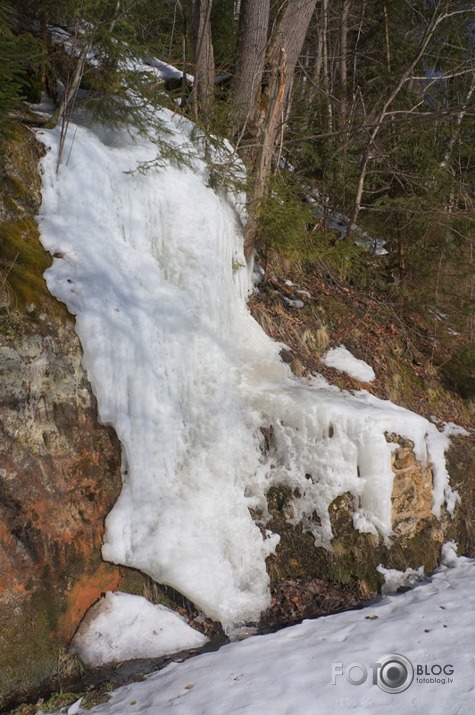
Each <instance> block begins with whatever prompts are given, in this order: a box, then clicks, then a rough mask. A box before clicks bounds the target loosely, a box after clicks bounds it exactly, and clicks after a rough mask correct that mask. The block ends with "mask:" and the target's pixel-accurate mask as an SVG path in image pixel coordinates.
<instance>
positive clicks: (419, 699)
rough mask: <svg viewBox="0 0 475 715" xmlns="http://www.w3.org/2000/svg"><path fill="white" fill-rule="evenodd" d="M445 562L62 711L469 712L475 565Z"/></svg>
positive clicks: (231, 714)
mask: <svg viewBox="0 0 475 715" xmlns="http://www.w3.org/2000/svg"><path fill="white" fill-rule="evenodd" d="M445 562H446V563H447V564H449V565H446V566H442V567H441V568H440V569H439V570H438V572H437V573H436V574H434V575H433V576H432V577H431V579H430V580H429V581H428V582H425V583H422V584H420V585H417V586H416V587H415V588H414V589H413V590H411V591H408V592H406V593H404V594H401V595H394V596H383V597H382V598H381V600H380V601H379V603H376V604H375V605H373V606H370V607H369V608H366V609H363V610H357V611H347V612H345V613H341V614H338V615H334V616H328V617H326V618H321V619H318V620H315V621H304V622H303V623H302V624H300V625H298V626H293V627H292V628H287V629H284V630H281V631H279V632H278V633H274V634H272V635H266V636H254V637H251V638H248V639H247V640H245V641H242V642H236V643H232V644H230V645H227V646H225V647H223V648H221V649H220V650H219V651H217V652H214V653H208V654H204V655H200V656H196V657H194V658H192V659H190V660H187V661H185V662H184V663H173V664H171V665H169V666H168V667H167V668H165V669H164V670H162V671H160V672H159V673H156V674H154V675H153V676H151V677H149V678H146V680H145V681H143V682H140V683H135V684H133V685H129V686H126V687H124V688H121V689H120V690H118V691H116V692H114V693H113V694H112V697H111V700H110V702H109V703H108V704H106V705H101V706H99V707H96V708H94V709H93V710H92V711H85V710H81V708H80V702H79V703H76V704H75V705H73V706H71V707H70V708H69V710H68V709H65V711H64V712H69V713H70V715H73V713H79V712H93V713H96V714H97V715H130V714H132V713H141V715H168V713H170V714H171V713H176V715H238V714H240V715H264V714H266V715H267V714H269V715H315V713H319V714H321V715H331V714H333V713H336V715H340V714H341V713H347V712H352V713H356V714H357V715H379V714H380V713H382V712H384V713H387V715H401V713H404V715H409V714H410V713H413V714H414V715H425V713H432V714H433V715H458V714H460V715H462V714H463V715H466V714H467V713H471V712H473V703H474V695H475V693H474V673H475V647H474V643H475V618H474V615H475V592H474V588H473V584H474V575H475V563H474V562H473V561H470V560H468V559H463V558H459V559H457V558H456V557H455V554H454V551H453V548H452V547H451V546H450V545H448V546H447V545H446V547H445ZM384 656H387V657H386V658H384ZM406 659H408V661H409V663H408V662H407V660H406ZM373 674H375V676H376V681H377V682H376V683H374V682H373ZM350 680H352V681H353V683H357V682H358V681H362V682H361V683H360V684H359V685H357V684H352V683H351V682H350ZM378 683H379V684H378Z"/></svg>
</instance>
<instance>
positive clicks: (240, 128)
mask: <svg viewBox="0 0 475 715" xmlns="http://www.w3.org/2000/svg"><path fill="white" fill-rule="evenodd" d="M269 12H270V0H242V2H241V12H240V16H239V35H238V45H237V52H236V64H235V71H234V78H233V89H232V101H231V121H232V127H233V133H234V136H235V137H240V136H242V135H243V134H245V133H246V132H249V133H251V134H252V133H253V132H254V134H255V125H254V127H253V125H252V123H253V120H255V115H256V103H257V97H258V95H259V94H260V90H261V87H260V83H261V80H262V73H263V71H264V64H265V55H266V45H267V34H268V29H269Z"/></svg>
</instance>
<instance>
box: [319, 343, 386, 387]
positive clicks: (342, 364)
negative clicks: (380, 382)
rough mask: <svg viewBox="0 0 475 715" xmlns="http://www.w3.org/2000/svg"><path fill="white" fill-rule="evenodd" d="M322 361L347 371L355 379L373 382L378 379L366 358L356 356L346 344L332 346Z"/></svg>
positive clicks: (340, 370) (336, 368)
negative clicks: (361, 358)
mask: <svg viewBox="0 0 475 715" xmlns="http://www.w3.org/2000/svg"><path fill="white" fill-rule="evenodd" d="M322 362H323V363H324V364H325V365H328V367H334V368H335V370H338V371H339V372H345V373H346V374H347V375H349V376H350V377H353V378H354V379H355V380H360V381H361V382H372V381H373V380H375V379H376V375H375V373H374V370H373V368H372V367H371V366H370V365H368V363H366V362H365V361H364V360H359V359H358V358H355V356H354V355H352V354H351V353H350V351H349V350H347V349H346V348H345V346H344V345H340V346H339V347H337V348H332V349H331V350H329V351H328V352H327V353H325V355H324V356H323V357H322Z"/></svg>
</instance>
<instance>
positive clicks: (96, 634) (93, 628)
mask: <svg viewBox="0 0 475 715" xmlns="http://www.w3.org/2000/svg"><path fill="white" fill-rule="evenodd" d="M207 640H208V639H207V638H206V636H204V635H203V634H202V633H199V632H198V631H195V630H194V629H193V628H191V627H190V626H189V625H188V624H187V623H186V621H185V619H184V618H181V616H179V615H178V614H177V613H175V612H174V611H171V610H170V609H169V608H165V606H162V605H159V604H158V605H154V604H153V603H150V601H147V600H146V599H145V598H143V597H142V596H133V595H131V594H130V593H120V592H119V591H115V592H112V591H108V592H107V593H106V595H105V596H104V597H103V598H101V600H100V601H99V602H98V603H96V604H95V605H94V606H92V608H90V609H89V611H88V613H87V614H86V617H85V618H84V620H83V621H82V623H81V625H80V626H79V629H78V631H77V632H76V635H75V636H74V638H73V641H72V644H71V651H72V652H73V653H77V654H78V655H79V657H80V658H81V660H82V661H83V662H84V663H86V665H90V666H93V667H98V666H101V665H108V664H109V663H118V662H119V661H124V660H133V659H134V658H158V657H160V656H162V655H167V654H169V653H176V652H177V651H180V650H185V649H188V648H198V647H200V646H202V645H204V644H205V643H206V642H207Z"/></svg>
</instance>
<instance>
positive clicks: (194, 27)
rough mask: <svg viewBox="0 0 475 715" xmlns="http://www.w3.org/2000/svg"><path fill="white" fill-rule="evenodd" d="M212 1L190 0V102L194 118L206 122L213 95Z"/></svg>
mask: <svg viewBox="0 0 475 715" xmlns="http://www.w3.org/2000/svg"><path fill="white" fill-rule="evenodd" d="M212 4H213V0H191V37H192V43H193V59H194V65H195V79H194V82H193V91H192V94H191V102H192V109H193V114H194V116H195V117H201V118H203V119H204V121H205V123H206V122H207V121H208V118H209V114H210V111H211V106H212V104H213V95H214V75H215V71H214V52H213V42H212V38H211V7H212Z"/></svg>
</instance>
